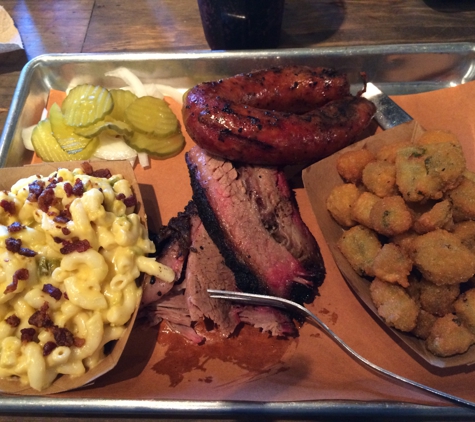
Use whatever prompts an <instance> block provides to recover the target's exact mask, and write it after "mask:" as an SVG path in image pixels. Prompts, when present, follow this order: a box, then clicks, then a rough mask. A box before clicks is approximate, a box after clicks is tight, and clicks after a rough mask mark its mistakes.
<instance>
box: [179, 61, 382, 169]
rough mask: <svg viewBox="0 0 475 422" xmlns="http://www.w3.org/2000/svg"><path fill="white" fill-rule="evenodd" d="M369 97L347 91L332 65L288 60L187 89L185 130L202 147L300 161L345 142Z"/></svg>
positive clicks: (267, 161) (231, 156) (237, 156)
mask: <svg viewBox="0 0 475 422" xmlns="http://www.w3.org/2000/svg"><path fill="white" fill-rule="evenodd" d="M375 111H376V109H375V106H374V104H373V103H371V102H370V101H368V100H366V99H365V98H362V97H359V96H357V97H355V96H352V95H351V94H350V87H349V83H348V80H347V78H346V75H344V74H342V73H339V72H337V71H335V70H333V69H327V68H309V67H303V66H288V67H281V68H271V69H266V70H259V71H256V72H252V73H247V74H240V75H236V76H233V77H231V78H227V79H223V80H220V81H216V82H205V83H202V84H199V85H197V86H195V87H194V88H192V89H191V90H190V91H189V92H188V94H187V96H186V99H185V103H184V107H183V118H184V124H185V127H186V130H187V132H188V133H189V135H190V136H191V138H192V139H193V140H194V141H195V142H196V143H197V144H198V145H199V146H200V147H202V148H203V149H205V150H207V151H208V152H210V153H211V154H215V155H218V156H221V157H224V158H226V159H228V160H232V161H241V162H245V163H250V164H259V165H287V164H306V163H312V162H315V161H317V160H319V159H321V158H324V157H326V156H328V155H330V154H332V153H333V152H336V151H338V150H339V149H341V148H344V147H345V146H347V145H349V144H351V143H352V142H353V141H354V140H355V139H356V138H357V137H358V136H359V135H360V134H361V132H362V131H363V130H364V129H365V128H366V127H367V126H368V124H369V122H370V121H371V119H372V117H373V115H374V113H375Z"/></svg>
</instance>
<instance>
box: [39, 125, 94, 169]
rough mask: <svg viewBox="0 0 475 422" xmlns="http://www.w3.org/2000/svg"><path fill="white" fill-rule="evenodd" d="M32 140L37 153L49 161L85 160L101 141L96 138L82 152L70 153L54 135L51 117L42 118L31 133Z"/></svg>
mask: <svg viewBox="0 0 475 422" xmlns="http://www.w3.org/2000/svg"><path fill="white" fill-rule="evenodd" d="M31 142H32V144H33V148H35V152H36V155H38V157H40V158H41V159H42V160H43V161H47V162H50V161H76V160H85V159H87V158H89V157H90V156H91V155H92V154H93V152H94V151H95V149H96V148H97V145H98V143H99V142H98V140H97V139H94V140H93V141H92V142H90V143H89V144H88V146H87V147H86V148H85V149H84V150H82V151H81V152H79V153H77V154H68V153H67V152H66V151H64V150H63V149H62V148H61V146H60V145H59V144H58V141H57V140H56V138H55V137H54V136H53V133H52V129H51V122H50V121H49V119H45V120H42V121H41V122H39V123H38V124H37V125H36V127H35V128H34V129H33V133H32V135H31Z"/></svg>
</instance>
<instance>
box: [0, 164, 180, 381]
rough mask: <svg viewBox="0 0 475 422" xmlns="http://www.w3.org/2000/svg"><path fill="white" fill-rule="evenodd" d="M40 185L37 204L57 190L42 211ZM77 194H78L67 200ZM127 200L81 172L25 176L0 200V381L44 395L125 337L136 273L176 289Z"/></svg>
mask: <svg viewBox="0 0 475 422" xmlns="http://www.w3.org/2000/svg"><path fill="white" fill-rule="evenodd" d="M38 184H40V185H41V184H43V185H42V189H43V190H42V193H41V194H40V195H43V193H44V191H45V190H46V189H47V188H48V189H51V188H52V189H53V191H54V197H53V200H50V201H49V202H47V206H46V207H45V205H44V203H42V202H41V198H40V197H38V196H37V197H35V196H34V195H33V196H32V192H33V190H34V189H33V190H32V186H33V188H34V187H35V186H37V185H38ZM76 185H79V187H81V188H82V189H81V191H80V192H74V191H71V188H72V186H76ZM132 194H133V193H132V188H131V186H130V184H129V182H128V181H127V180H125V179H124V178H123V177H122V176H120V175H115V176H112V177H110V178H108V179H107V178H102V177H95V176H91V175H87V174H85V173H84V171H83V170H81V169H75V170H73V171H70V170H67V169H59V170H58V171H57V172H55V173H53V174H51V175H49V176H46V177H41V176H31V177H28V178H24V179H21V180H19V181H18V182H17V183H15V184H14V185H13V186H12V188H11V190H10V191H2V192H0V205H1V206H0V377H2V378H9V379H10V378H13V379H19V380H20V381H21V382H22V383H25V384H29V385H30V386H31V387H32V388H34V389H36V390H43V389H45V388H47V387H48V386H49V385H50V384H51V383H52V382H53V381H54V380H55V379H56V378H57V377H58V376H60V375H62V374H69V375H72V376H74V375H82V374H84V373H85V372H86V371H87V370H88V369H89V368H92V367H94V366H96V365H97V364H98V363H100V362H101V360H102V359H103V358H104V352H103V349H104V345H105V344H106V343H108V342H110V341H113V340H117V339H118V338H119V337H120V336H121V335H122V333H123V332H124V331H125V326H126V324H127V323H128V321H129V320H130V318H131V316H132V314H133V312H134V311H135V308H136V306H137V303H138V300H139V298H140V296H141V292H142V291H141V287H140V286H138V285H137V283H136V279H137V277H138V276H139V275H140V273H141V272H145V273H148V274H150V275H154V276H159V277H160V278H161V279H162V280H166V281H170V282H171V281H172V280H173V277H174V274H173V271H172V270H171V269H170V268H168V267H165V266H163V265H161V264H159V263H158V262H156V261H155V259H154V258H150V257H148V256H147V255H148V254H149V253H153V252H155V248H154V245H153V242H151V241H150V240H149V238H148V232H147V229H146V227H145V226H144V225H143V224H142V222H141V221H140V217H139V216H138V215H137V214H135V213H134V212H133V207H131V206H130V204H128V203H126V202H125V201H124V198H128V197H130V196H131V195H132ZM65 216H66V218H64V217H65ZM85 241H87V242H88V243H87V242H85ZM84 242H85V243H84ZM71 244H73V245H76V246H77V245H79V247H73V248H71V249H68V247H69V246H70V245H71ZM18 245H20V246H18ZM82 246H83V247H82ZM25 251H26V252H25ZM38 318H39V319H38Z"/></svg>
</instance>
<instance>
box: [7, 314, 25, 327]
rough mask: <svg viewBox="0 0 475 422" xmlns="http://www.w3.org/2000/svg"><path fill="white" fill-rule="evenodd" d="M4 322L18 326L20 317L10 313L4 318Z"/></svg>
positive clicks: (11, 325)
mask: <svg viewBox="0 0 475 422" xmlns="http://www.w3.org/2000/svg"><path fill="white" fill-rule="evenodd" d="M5 322H6V323H7V324H8V325H9V326H10V327H13V328H15V327H18V326H19V325H20V322H21V319H20V318H18V317H17V316H16V315H15V314H11V315H10V316H9V317H8V318H6V319H5Z"/></svg>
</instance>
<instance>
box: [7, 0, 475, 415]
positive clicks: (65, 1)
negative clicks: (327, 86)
mask: <svg viewBox="0 0 475 422" xmlns="http://www.w3.org/2000/svg"><path fill="white" fill-rule="evenodd" d="M1 4H2V6H3V7H4V8H5V9H6V10H7V11H8V12H9V13H10V15H11V16H12V18H13V20H14V21H15V23H16V25H17V27H18V29H19V32H20V34H21V36H22V40H23V43H24V46H25V52H26V55H25V58H24V60H22V61H18V62H16V63H2V62H0V130H2V129H3V126H4V123H5V119H6V115H7V112H8V109H9V106H10V103H11V99H12V96H13V92H14V89H15V87H16V84H17V80H18V76H19V73H20V70H21V67H22V66H23V64H24V63H25V62H26V60H29V59H32V58H34V57H36V56H38V55H40V54H45V53H92V52H132V51H135V52H136V51H155V52H157V51H178V50H180V51H184V50H208V49H209V47H208V45H207V43H206V40H205V38H204V34H203V30H202V27H201V20H200V17H199V12H198V7H197V2H196V0H133V1H129V0H114V1H111V0H23V1H16V0H3V1H2V2H1ZM459 41H467V42H475V2H473V0H446V1H444V0H286V5H285V14H284V21H283V29H282V40H281V47H282V48H290V49H297V48H304V47H331V46H339V47H341V46H349V45H376V44H398V43H415V42H429V43H431V42H459ZM27 419H28V420H31V421H33V420H35V421H40V420H41V421H43V420H46V419H45V418H43V417H37V418H35V417H33V416H30V417H28V418H27ZM59 419H60V420H65V421H66V420H68V421H72V420H79V418H78V419H76V418H66V417H64V418H63V417H60V418H59ZM0 420H1V421H13V420H26V419H25V418H23V417H19V418H18V419H17V418H16V417H14V416H11V415H10V416H0ZM81 420H82V419H81ZM90 420H91V421H92V420H96V419H95V418H90ZM101 420H102V419H101ZM124 420H125V419H124ZM127 420H128V419H127Z"/></svg>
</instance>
